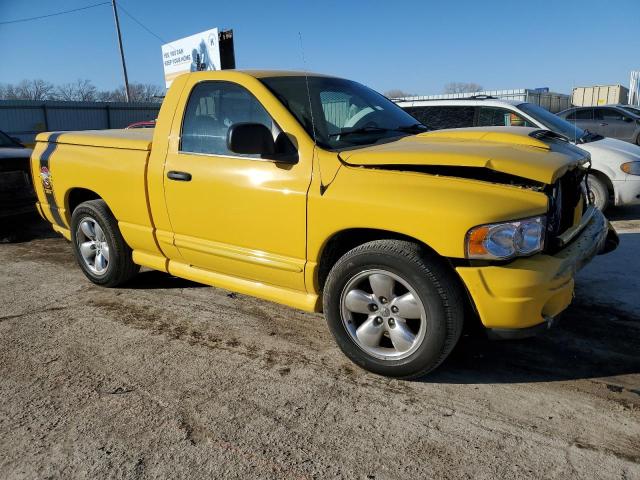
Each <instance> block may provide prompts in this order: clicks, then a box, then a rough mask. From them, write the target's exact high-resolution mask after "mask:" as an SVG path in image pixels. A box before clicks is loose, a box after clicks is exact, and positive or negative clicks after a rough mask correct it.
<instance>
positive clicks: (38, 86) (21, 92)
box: [13, 79, 54, 100]
mask: <svg viewBox="0 0 640 480" xmlns="http://www.w3.org/2000/svg"><path fill="white" fill-rule="evenodd" d="M13 88H14V91H15V96H16V97H17V98H19V99H21V100H48V99H49V98H51V96H52V94H53V90H54V86H53V84H52V83H51V82H47V81H45V80H41V79H36V80H22V81H21V82H20V83H19V84H18V85H16V86H15V87H13Z"/></svg>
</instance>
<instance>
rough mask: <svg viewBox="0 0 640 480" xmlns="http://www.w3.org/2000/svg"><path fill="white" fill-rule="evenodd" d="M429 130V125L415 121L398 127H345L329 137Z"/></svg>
mask: <svg viewBox="0 0 640 480" xmlns="http://www.w3.org/2000/svg"><path fill="white" fill-rule="evenodd" d="M427 130H429V127H427V126H426V125H423V124H422V123H414V124H412V125H400V126H399V127H396V128H384V127H374V126H368V127H361V128H353V129H349V128H347V129H344V130H341V131H340V132H338V133H330V134H329V137H338V136H341V135H353V134H356V135H357V134H361V133H385V132H401V133H420V132H426V131H427Z"/></svg>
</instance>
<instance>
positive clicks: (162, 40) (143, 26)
mask: <svg viewBox="0 0 640 480" xmlns="http://www.w3.org/2000/svg"><path fill="white" fill-rule="evenodd" d="M118 5H119V7H120V10H122V11H123V12H124V13H125V15H126V16H127V17H129V18H130V19H131V20H133V21H134V22H136V23H137V24H138V25H140V26H141V27H142V28H144V29H145V30H146V31H147V32H149V33H150V34H151V35H153V36H154V37H156V38H157V39H158V40H160V41H161V42H162V43H167V41H166V40H165V39H164V38H162V37H161V36H159V35H157V34H155V33H154V32H153V31H152V30H151V29H150V28H148V27H146V26H145V25H144V23H142V22H141V21H140V20H138V19H137V18H136V17H134V16H133V15H131V14H130V13H129V12H128V10H127V9H126V8H124V7H123V6H122V2H120V3H119V4H118Z"/></svg>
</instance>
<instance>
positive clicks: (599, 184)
mask: <svg viewBox="0 0 640 480" xmlns="http://www.w3.org/2000/svg"><path fill="white" fill-rule="evenodd" d="M587 183H588V184H589V196H590V198H589V200H590V201H591V203H592V204H593V205H594V206H595V207H596V208H597V209H598V210H600V211H601V212H604V211H605V210H606V209H607V207H608V206H609V189H608V188H607V186H606V185H605V184H604V182H603V181H602V180H601V179H600V178H599V177H596V176H595V175H589V176H588V177H587Z"/></svg>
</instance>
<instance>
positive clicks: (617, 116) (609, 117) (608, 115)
mask: <svg viewBox="0 0 640 480" xmlns="http://www.w3.org/2000/svg"><path fill="white" fill-rule="evenodd" d="M596 112H597V113H598V115H597V119H598V120H605V121H609V122H611V121H615V120H620V121H622V120H624V115H622V114H621V113H620V112H618V111H617V110H614V109H613V108H597V109H596Z"/></svg>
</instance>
